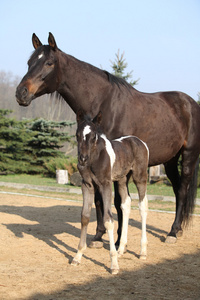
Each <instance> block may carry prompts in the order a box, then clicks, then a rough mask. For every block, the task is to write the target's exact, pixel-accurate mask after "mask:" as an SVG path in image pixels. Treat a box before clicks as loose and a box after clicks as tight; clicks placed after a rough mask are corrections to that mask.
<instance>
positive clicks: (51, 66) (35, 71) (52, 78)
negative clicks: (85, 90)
mask: <svg viewBox="0 0 200 300" xmlns="http://www.w3.org/2000/svg"><path fill="white" fill-rule="evenodd" d="M32 43H33V47H34V48H35V51H34V53H33V54H32V55H31V57H30V59H29V61H28V72H27V73H26V75H25V76H24V77H23V78H22V80H21V82H20V84H19V85H18V87H17V90H16V98H17V102H18V103H19V104H20V105H22V106H28V105H29V104H30V103H31V101H32V100H33V99H35V98H37V97H39V96H41V95H44V94H46V93H47V94H49V93H53V92H54V91H55V90H56V88H57V86H58V81H57V80H58V74H57V71H58V70H57V69H58V58H57V56H58V52H59V49H58V48H57V45H56V42H55V39H54V37H53V35H52V34H51V33H49V38H48V43H49V44H48V45H42V43H41V42H40V40H39V39H38V37H37V36H36V35H35V34H33V36H32Z"/></svg>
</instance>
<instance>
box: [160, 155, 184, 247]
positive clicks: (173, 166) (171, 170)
mask: <svg viewBox="0 0 200 300" xmlns="http://www.w3.org/2000/svg"><path fill="white" fill-rule="evenodd" d="M179 157H180V153H178V154H177V155H176V156H175V157H174V158H172V159H171V160H170V161H168V162H167V163H165V165H164V166H165V172H166V175H167V177H168V178H169V180H170V181H171V184H172V187H173V191H174V194H175V197H176V212H177V208H178V191H179V188H180V183H181V177H180V174H179V171H178V159H179ZM178 233H179V235H181V234H182V228H181V226H180V228H179V229H178V231H177V234H178ZM175 240H176V237H175V236H174V234H173V232H170V233H169V234H168V236H167V238H166V243H173V242H175Z"/></svg>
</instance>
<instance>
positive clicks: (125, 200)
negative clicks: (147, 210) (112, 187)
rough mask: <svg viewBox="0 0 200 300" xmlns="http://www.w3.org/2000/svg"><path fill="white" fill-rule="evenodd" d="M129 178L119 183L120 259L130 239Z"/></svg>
mask: <svg viewBox="0 0 200 300" xmlns="http://www.w3.org/2000/svg"><path fill="white" fill-rule="evenodd" d="M127 183H128V182H127V178H126V177H124V178H123V179H121V180H120V181H119V182H118V187H119V193H120V196H121V199H122V204H121V208H122V214H123V215H122V216H123V217H122V220H123V222H122V234H121V239H120V244H119V248H118V257H120V256H122V255H123V254H124V253H125V251H126V247H127V237H128V222H129V215H130V210H131V198H130V196H129V193H128V186H127Z"/></svg>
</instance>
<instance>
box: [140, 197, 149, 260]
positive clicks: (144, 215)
mask: <svg viewBox="0 0 200 300" xmlns="http://www.w3.org/2000/svg"><path fill="white" fill-rule="evenodd" d="M139 209H140V214H141V218H142V238H141V252H140V258H141V259H146V256H147V243H148V242H147V234H146V220H147V212H148V199H147V196H146V195H145V197H144V198H143V200H142V201H140V202H139Z"/></svg>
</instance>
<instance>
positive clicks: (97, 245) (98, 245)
mask: <svg viewBox="0 0 200 300" xmlns="http://www.w3.org/2000/svg"><path fill="white" fill-rule="evenodd" d="M102 247H103V242H102V241H91V243H90V244H89V248H97V249H100V248H102Z"/></svg>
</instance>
